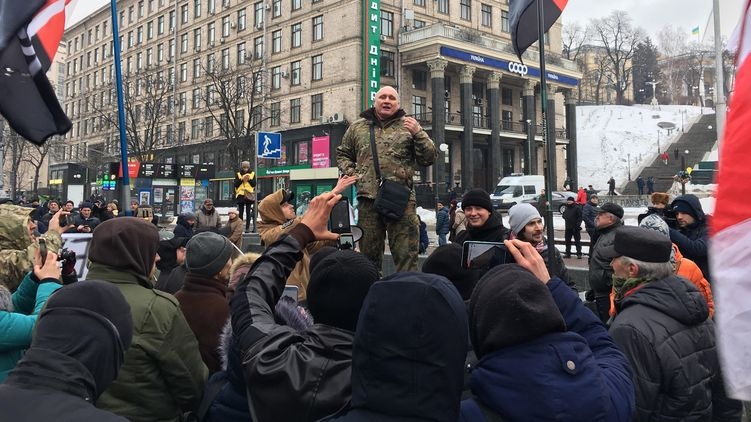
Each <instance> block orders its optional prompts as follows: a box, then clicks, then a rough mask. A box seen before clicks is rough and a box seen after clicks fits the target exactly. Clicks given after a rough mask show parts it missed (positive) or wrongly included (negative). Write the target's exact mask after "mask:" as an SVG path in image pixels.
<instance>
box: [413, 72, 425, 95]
mask: <svg viewBox="0 0 751 422" xmlns="http://www.w3.org/2000/svg"><path fill="white" fill-rule="evenodd" d="M412 85H414V88H415V89H419V90H421V91H425V90H426V89H428V72H426V71H424V70H419V69H415V70H413V71H412Z"/></svg>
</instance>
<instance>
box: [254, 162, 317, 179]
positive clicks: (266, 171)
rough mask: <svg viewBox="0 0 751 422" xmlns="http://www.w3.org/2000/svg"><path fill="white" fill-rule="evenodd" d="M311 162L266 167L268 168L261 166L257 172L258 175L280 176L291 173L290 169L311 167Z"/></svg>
mask: <svg viewBox="0 0 751 422" xmlns="http://www.w3.org/2000/svg"><path fill="white" fill-rule="evenodd" d="M309 168H310V164H298V165H296V166H283V167H266V168H259V169H258V171H257V172H256V175H257V176H258V177H266V176H280V175H284V174H289V171H290V170H298V169H309Z"/></svg>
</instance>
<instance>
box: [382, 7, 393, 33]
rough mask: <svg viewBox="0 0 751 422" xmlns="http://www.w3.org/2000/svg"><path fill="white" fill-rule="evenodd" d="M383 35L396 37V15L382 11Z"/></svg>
mask: <svg viewBox="0 0 751 422" xmlns="http://www.w3.org/2000/svg"><path fill="white" fill-rule="evenodd" d="M381 35H385V36H387V37H393V36H394V14H393V13H392V12H387V11H385V10H381Z"/></svg>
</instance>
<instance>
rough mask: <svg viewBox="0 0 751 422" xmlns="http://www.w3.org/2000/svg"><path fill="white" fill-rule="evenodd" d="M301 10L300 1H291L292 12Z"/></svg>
mask: <svg viewBox="0 0 751 422" xmlns="http://www.w3.org/2000/svg"><path fill="white" fill-rule="evenodd" d="M300 8H302V0H292V11H293V12H294V11H295V10H299V9H300Z"/></svg>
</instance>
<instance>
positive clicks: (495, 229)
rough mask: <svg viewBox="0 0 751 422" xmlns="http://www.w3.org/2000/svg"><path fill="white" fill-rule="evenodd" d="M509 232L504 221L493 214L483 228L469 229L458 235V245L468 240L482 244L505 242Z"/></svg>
mask: <svg viewBox="0 0 751 422" xmlns="http://www.w3.org/2000/svg"><path fill="white" fill-rule="evenodd" d="M508 233H509V230H508V229H507V228H506V227H503V220H501V217H500V216H498V214H496V213H491V214H490V217H489V218H488V220H487V221H486V222H485V224H483V225H482V226H481V227H476V228H475V227H469V226H467V229H466V230H464V231H462V232H461V233H457V234H456V243H464V242H465V241H467V240H476V241H482V242H503V240H504V239H506V238H507V237H508Z"/></svg>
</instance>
